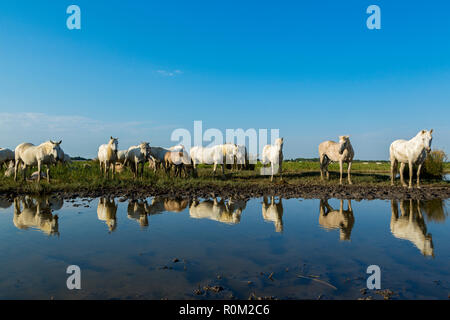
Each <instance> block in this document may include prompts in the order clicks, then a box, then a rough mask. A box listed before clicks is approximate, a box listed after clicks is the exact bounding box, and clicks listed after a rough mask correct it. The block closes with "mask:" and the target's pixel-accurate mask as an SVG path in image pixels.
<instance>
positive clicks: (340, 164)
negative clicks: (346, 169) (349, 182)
mask: <svg viewBox="0 0 450 320" xmlns="http://www.w3.org/2000/svg"><path fill="white" fill-rule="evenodd" d="M339 172H340V174H341V175H340V178H339V184H342V160H339Z"/></svg>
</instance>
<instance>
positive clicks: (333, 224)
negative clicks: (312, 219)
mask: <svg viewBox="0 0 450 320" xmlns="http://www.w3.org/2000/svg"><path fill="white" fill-rule="evenodd" d="M319 224H320V225H321V226H322V227H323V228H325V229H328V230H334V229H338V228H339V239H340V240H344V241H348V240H350V236H351V233H352V229H353V225H354V224H355V217H354V216H353V209H352V203H351V201H350V200H347V210H344V200H343V199H341V200H340V206H339V210H335V209H333V208H332V207H331V206H330V205H329V204H328V200H327V199H321V200H320V215H319Z"/></svg>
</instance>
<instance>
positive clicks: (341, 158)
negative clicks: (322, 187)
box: [319, 136, 355, 184]
mask: <svg viewBox="0 0 450 320" xmlns="http://www.w3.org/2000/svg"><path fill="white" fill-rule="evenodd" d="M354 156H355V152H354V151H353V147H352V144H351V143H350V137H349V136H340V137H339V143H337V142H334V141H324V142H322V143H321V144H319V159H320V178H321V179H322V180H323V174H324V172H326V174H327V180H328V179H329V178H330V173H329V172H328V165H329V164H330V162H332V161H333V162H339V170H340V174H341V175H340V179H339V184H342V163H343V162H347V164H348V170H347V178H348V183H349V184H352V180H351V177H350V170H351V168H352V161H353V157H354Z"/></svg>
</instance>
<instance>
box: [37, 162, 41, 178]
mask: <svg viewBox="0 0 450 320" xmlns="http://www.w3.org/2000/svg"><path fill="white" fill-rule="evenodd" d="M37 182H38V183H39V182H41V162H40V161H38V178H37Z"/></svg>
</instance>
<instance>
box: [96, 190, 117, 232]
mask: <svg viewBox="0 0 450 320" xmlns="http://www.w3.org/2000/svg"><path fill="white" fill-rule="evenodd" d="M116 213H117V204H116V202H115V201H114V199H110V198H106V197H101V198H100V199H99V200H98V206H97V217H98V220H101V221H105V223H106V225H107V226H108V229H109V232H112V231H114V230H116V227H117V217H116Z"/></svg>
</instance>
